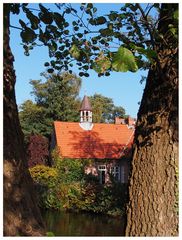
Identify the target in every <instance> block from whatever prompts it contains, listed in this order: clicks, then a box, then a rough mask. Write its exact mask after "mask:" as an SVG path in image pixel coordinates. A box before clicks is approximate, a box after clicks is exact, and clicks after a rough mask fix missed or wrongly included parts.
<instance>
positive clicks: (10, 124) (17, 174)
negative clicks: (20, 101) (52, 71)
mask: <svg viewBox="0 0 182 240" xmlns="http://www.w3.org/2000/svg"><path fill="white" fill-rule="evenodd" d="M9 17H10V4H4V39H3V41H4V59H3V60H4V69H3V75H4V100H3V104H4V116H3V121H4V133H3V134H4V135H3V137H4V139H3V141H4V169H3V170H4V235H5V236H19V235H20V236H41V235H43V234H44V226H43V221H42V218H41V215H40V211H39V209H38V207H37V205H36V198H35V193H34V190H33V182H32V179H31V177H30V174H29V171H28V164H27V161H26V154H25V149H24V142H23V134H22V131H21V127H20V124H19V119H18V111H17V105H16V99H15V89H14V85H15V79H16V76H15V71H14V67H13V61H14V58H13V55H12V52H11V49H10V46H9V34H10V32H9V25H10V22H9Z"/></svg>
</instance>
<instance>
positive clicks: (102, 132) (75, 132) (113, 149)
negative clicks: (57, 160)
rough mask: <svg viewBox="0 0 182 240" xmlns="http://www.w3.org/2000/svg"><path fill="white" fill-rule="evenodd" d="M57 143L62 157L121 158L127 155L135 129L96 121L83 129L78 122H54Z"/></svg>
mask: <svg viewBox="0 0 182 240" xmlns="http://www.w3.org/2000/svg"><path fill="white" fill-rule="evenodd" d="M54 129H55V135H56V143H57V146H58V147H59V150H60V154H61V156H62V157H67V158H86V159H88V158H96V159H119V158H121V157H122V156H124V155H127V154H128V153H129V152H130V151H129V150H130V149H131V145H132V142H133V134H134V130H133V129H129V128H128V126H127V125H116V124H100V123H94V125H93V128H92V130H89V131H86V130H83V129H82V128H81V127H80V125H79V123H77V122H59V121H55V122H54Z"/></svg>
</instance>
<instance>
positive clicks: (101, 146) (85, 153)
mask: <svg viewBox="0 0 182 240" xmlns="http://www.w3.org/2000/svg"><path fill="white" fill-rule="evenodd" d="M70 133H71V134H72V140H71V142H70V145H71V146H73V152H75V154H76V155H78V156H79V158H87V159H120V158H121V157H122V156H123V154H127V155H128V154H129V151H126V150H128V149H126V145H125V144H120V143H117V142H116V141H110V142H109V141H108V142H106V141H104V139H101V138H100V137H99V134H98V133H97V132H94V131H85V132H76V131H71V132H70ZM75 139H76V141H75Z"/></svg>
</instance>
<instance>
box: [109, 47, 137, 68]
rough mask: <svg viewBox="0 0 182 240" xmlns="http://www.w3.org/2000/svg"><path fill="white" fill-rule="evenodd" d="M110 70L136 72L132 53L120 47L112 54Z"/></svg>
mask: <svg viewBox="0 0 182 240" xmlns="http://www.w3.org/2000/svg"><path fill="white" fill-rule="evenodd" d="M112 68H113V69H114V70H115V71H117V72H127V71H131V72H136V71H137V70H138V66H137V64H136V61H135V57H134V55H133V53H132V52H131V51H130V50H129V49H127V48H124V47H122V46H121V47H120V48H119V49H118V51H117V53H115V54H114V57H113V60H112Z"/></svg>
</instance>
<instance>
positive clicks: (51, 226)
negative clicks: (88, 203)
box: [43, 211, 125, 236]
mask: <svg viewBox="0 0 182 240" xmlns="http://www.w3.org/2000/svg"><path fill="white" fill-rule="evenodd" d="M43 218H44V221H45V224H46V227H47V231H49V232H53V233H54V234H55V236H124V225H125V222H124V219H123V220H122V219H115V218H112V217H108V216H104V215H97V214H90V213H70V212H60V211H59V212H57V211H45V212H43Z"/></svg>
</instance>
